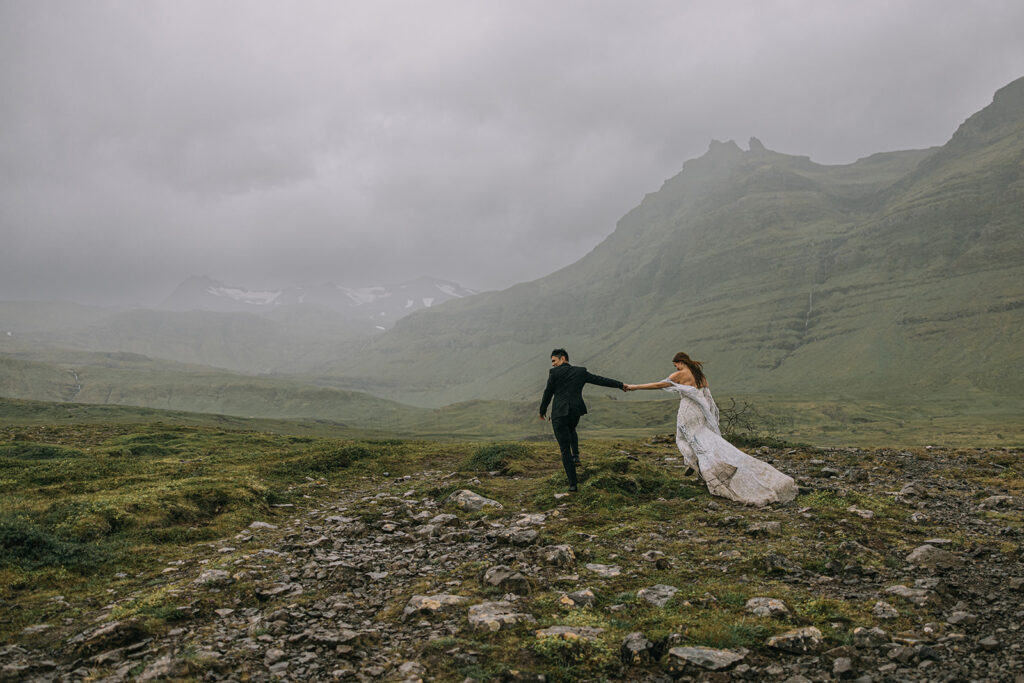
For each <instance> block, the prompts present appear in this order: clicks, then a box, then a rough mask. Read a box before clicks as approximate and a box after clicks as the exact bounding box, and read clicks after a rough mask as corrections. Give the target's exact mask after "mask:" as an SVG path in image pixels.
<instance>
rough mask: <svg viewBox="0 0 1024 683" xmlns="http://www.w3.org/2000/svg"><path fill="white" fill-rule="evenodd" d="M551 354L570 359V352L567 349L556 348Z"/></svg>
mask: <svg viewBox="0 0 1024 683" xmlns="http://www.w3.org/2000/svg"><path fill="white" fill-rule="evenodd" d="M551 355H552V356H554V357H555V358H564V359H566V360H569V352H568V351H566V350H565V349H555V350H554V351H552V352H551Z"/></svg>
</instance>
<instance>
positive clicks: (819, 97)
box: [0, 0, 1024, 305]
mask: <svg viewBox="0 0 1024 683" xmlns="http://www.w3.org/2000/svg"><path fill="white" fill-rule="evenodd" d="M296 7H298V8H300V10H301V11H295V8H296ZM0 20H2V21H0V35H2V37H3V40H2V41H0V54H2V56H3V65H2V66H0V89H2V90H0V92H2V93H3V95H4V97H3V100H2V102H0V113H2V115H3V119H4V121H5V124H6V125H5V126H4V127H3V128H2V129H0V177H2V181H0V236H2V239H3V243H4V245H5V248H4V249H3V250H2V255H0V299H33V300H40V299H63V300H70V301H78V302H82V303H91V304H142V305H151V304H154V303H157V302H159V300H161V299H162V298H164V297H166V296H167V295H168V294H170V292H171V291H172V290H173V288H174V287H175V286H176V285H177V284H178V283H179V282H181V281H183V280H184V279H186V278H187V277H190V276H193V275H207V276H209V277H212V278H214V279H217V280H221V281H223V282H225V283H227V284H229V285H235V286H243V287H248V288H252V289H261V288H279V287H286V286H296V285H319V284H324V283H327V282H335V283H338V284H342V285H346V286H362V285H372V284H385V283H387V284H393V283H399V282H403V281H408V280H412V279H415V278H416V277H419V276H421V275H430V276H433V277H437V278H440V279H444V280H451V281H455V282H457V283H459V284H460V285H463V286H465V287H469V288H472V289H475V290H478V291H486V290H495V289H504V288H506V287H509V286H511V285H513V284H515V283H518V282H523V281H527V280H532V279H535V278H537V277H541V276H543V275H546V274H548V273H550V272H553V271H555V270H557V269H559V268H561V267H564V266H566V265H568V264H570V263H572V262H574V261H576V260H578V259H579V258H580V257H582V256H583V255H584V254H586V253H587V252H588V251H590V250H591V249H593V248H594V247H595V246H596V245H597V244H598V243H599V242H600V241H601V240H602V239H604V238H605V237H606V236H607V235H608V234H610V233H611V232H612V230H613V229H614V227H615V223H616V221H617V220H618V219H619V218H620V217H621V216H622V215H624V214H625V213H626V212H627V211H629V210H630V209H631V208H633V207H634V206H636V205H637V204H638V203H639V202H640V200H641V199H642V198H643V196H644V194H646V193H649V192H654V191H656V190H657V189H658V188H659V187H660V186H661V184H662V182H663V181H664V180H666V179H667V178H669V177H671V176H673V175H675V174H676V173H678V171H679V170H680V168H681V167H682V164H683V162H685V161H686V160H688V159H690V158H693V157H696V156H700V155H701V154H703V152H704V151H705V150H706V149H707V146H708V143H709V142H710V141H711V140H712V139H718V140H730V139H732V140H735V141H736V142H737V143H738V144H740V145H741V146H742V147H744V148H745V147H746V140H747V139H748V138H749V137H757V138H759V139H760V140H761V141H762V142H763V143H764V144H765V146H767V147H768V148H769V149H773V150H777V151H780V152H784V153H788V154H796V155H805V156H809V157H810V158H811V159H812V160H813V161H816V162H818V163H826V164H842V163H851V162H853V161H855V160H856V159H858V158H862V157H865V156H868V155H871V154H875V153H878V152H886V151H893V150H897V149H919V148H926V147H931V146H935V145H941V144H943V143H945V142H946V141H947V140H948V139H949V137H950V136H951V135H952V134H953V132H954V131H955V130H956V127H957V126H958V125H959V124H960V123H961V122H962V121H963V120H964V119H966V118H967V117H968V116H970V115H971V114H972V113H974V112H975V111H977V110H979V109H981V108H982V107H984V106H985V105H987V104H988V103H989V102H990V101H991V98H992V94H993V93H994V92H995V91H996V90H997V89H998V88H1000V87H1002V86H1004V85H1006V84H1007V83H1009V82H1010V81H1012V80H1014V79H1016V78H1018V77H1020V76H1022V75H1024V41H1021V40H1020V39H1019V35H1018V33H1019V31H1018V27H1019V26H1021V25H1024V5H1020V4H1019V3H1012V2H996V1H992V2H974V3H956V2H938V3H937V2H923V1H916V2H907V3H900V4H898V5H895V6H894V5H891V4H889V3H882V2H878V1H872V2H866V3H859V4H857V5H856V6H851V5H848V4H845V3H820V2H812V1H809V0H800V1H797V0H792V1H789V2H779V3H772V4H770V5H739V4H722V5H715V6H704V5H698V4H680V3H676V2H651V3H645V4H643V5H640V6H627V5H621V4H617V3H610V2H598V3H592V2H572V3H559V4H557V5H551V4H549V3H540V2H526V3H522V2H518V3H507V2H500V3H488V4H478V3H469V2H442V3H431V4H429V5H422V4H419V3H410V2H389V3H374V4H358V3H347V4H345V5H337V4H334V3H327V2H302V3H298V4H297V5H296V4H293V3H289V4H287V5H285V4H283V3H270V2H246V3H241V2H226V3H217V4H215V5H210V4H208V3H201V2H174V3H170V2H154V3H147V4H145V5H124V4H119V3H112V2H110V3H108V2H99V3H89V4H80V3H73V2H43V3H37V2H32V3H29V2H5V3H2V4H0Z"/></svg>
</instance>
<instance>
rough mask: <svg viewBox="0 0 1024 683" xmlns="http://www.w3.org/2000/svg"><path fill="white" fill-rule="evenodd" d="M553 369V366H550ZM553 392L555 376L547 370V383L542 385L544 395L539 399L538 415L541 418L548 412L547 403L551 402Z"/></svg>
mask: <svg viewBox="0 0 1024 683" xmlns="http://www.w3.org/2000/svg"><path fill="white" fill-rule="evenodd" d="M551 370H554V368H551ZM554 394H555V376H554V375H553V374H552V373H551V372H550V371H549V372H548V385H547V386H546V387H544V396H543V398H541V399H540V416H541V419H543V418H544V416H545V415H547V414H548V404H549V403H551V397H552V396H554Z"/></svg>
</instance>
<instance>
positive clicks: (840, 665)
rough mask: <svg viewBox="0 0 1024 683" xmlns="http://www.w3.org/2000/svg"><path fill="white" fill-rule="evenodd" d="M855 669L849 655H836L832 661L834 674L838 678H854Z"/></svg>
mask: <svg viewBox="0 0 1024 683" xmlns="http://www.w3.org/2000/svg"><path fill="white" fill-rule="evenodd" d="M854 674H855V669H854V668H853V660H852V659H850V658H849V657H836V659H835V661H833V662H832V675H833V676H835V677H836V678H853V676H854Z"/></svg>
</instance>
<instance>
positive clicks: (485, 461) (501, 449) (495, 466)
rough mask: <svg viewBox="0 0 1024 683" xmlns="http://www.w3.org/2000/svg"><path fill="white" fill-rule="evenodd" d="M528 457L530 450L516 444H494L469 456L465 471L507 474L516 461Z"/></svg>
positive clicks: (482, 447) (481, 448)
mask: <svg viewBox="0 0 1024 683" xmlns="http://www.w3.org/2000/svg"><path fill="white" fill-rule="evenodd" d="M529 457H530V449H529V448H527V447H526V446H524V445H522V444H518V443H495V444H488V445H486V446H481V447H480V448H478V449H476V452H475V453H473V455H472V456H470V458H469V460H468V461H467V462H466V464H465V469H469V470H474V471H477V472H508V470H509V466H510V465H511V464H512V463H513V462H514V461H517V460H525V459H527V458H529Z"/></svg>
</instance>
